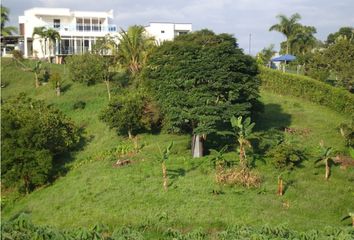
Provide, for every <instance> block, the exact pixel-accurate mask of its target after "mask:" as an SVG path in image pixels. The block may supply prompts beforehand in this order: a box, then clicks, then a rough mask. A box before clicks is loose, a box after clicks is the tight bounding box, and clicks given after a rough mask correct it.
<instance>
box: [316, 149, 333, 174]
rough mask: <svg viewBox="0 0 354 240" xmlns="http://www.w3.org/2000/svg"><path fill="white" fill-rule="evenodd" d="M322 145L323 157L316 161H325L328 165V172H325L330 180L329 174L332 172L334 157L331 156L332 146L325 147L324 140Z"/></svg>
mask: <svg viewBox="0 0 354 240" xmlns="http://www.w3.org/2000/svg"><path fill="white" fill-rule="evenodd" d="M320 146H321V150H322V152H321V157H320V158H319V159H317V160H316V161H315V163H318V162H323V163H324V164H325V166H326V173H325V179H326V180H328V179H329V176H330V174H331V163H332V162H333V159H332V157H331V153H332V148H331V147H325V146H324V144H323V142H321V143H320Z"/></svg>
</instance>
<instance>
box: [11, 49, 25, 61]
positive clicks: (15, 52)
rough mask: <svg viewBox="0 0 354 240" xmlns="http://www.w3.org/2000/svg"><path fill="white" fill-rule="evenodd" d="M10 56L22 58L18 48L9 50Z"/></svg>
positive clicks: (17, 58)
mask: <svg viewBox="0 0 354 240" xmlns="http://www.w3.org/2000/svg"><path fill="white" fill-rule="evenodd" d="M11 54H12V57H13V58H14V59H16V60H19V61H21V60H23V53H22V52H21V51H19V50H12V51H11Z"/></svg>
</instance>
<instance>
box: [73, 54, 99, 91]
mask: <svg viewBox="0 0 354 240" xmlns="http://www.w3.org/2000/svg"><path fill="white" fill-rule="evenodd" d="M66 63H67V66H68V68H69V72H70V77H71V79H72V81H74V82H80V83H85V84H87V85H92V84H95V83H96V82H100V81H102V80H103V78H104V70H105V62H104V61H103V57H102V56H100V55H94V54H89V53H85V54H83V55H73V56H71V57H69V58H68V59H67V60H66Z"/></svg>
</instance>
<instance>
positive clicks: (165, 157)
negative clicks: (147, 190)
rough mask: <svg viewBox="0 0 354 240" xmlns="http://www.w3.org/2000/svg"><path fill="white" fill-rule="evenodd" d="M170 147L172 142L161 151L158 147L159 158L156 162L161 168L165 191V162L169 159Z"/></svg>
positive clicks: (166, 183) (166, 185) (166, 184)
mask: <svg viewBox="0 0 354 240" xmlns="http://www.w3.org/2000/svg"><path fill="white" fill-rule="evenodd" d="M172 147H173V142H171V143H170V144H169V145H168V147H166V148H164V149H163V150H161V148H160V147H159V151H160V156H159V158H158V161H159V162H160V163H161V167H162V178H163V189H164V190H165V191H167V188H168V182H167V180H168V178H167V169H166V161H167V160H169V159H170V153H171V149H172Z"/></svg>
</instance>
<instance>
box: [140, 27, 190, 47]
mask: <svg viewBox="0 0 354 240" xmlns="http://www.w3.org/2000/svg"><path fill="white" fill-rule="evenodd" d="M145 30H146V32H147V33H148V34H150V35H151V36H154V37H155V39H156V41H157V42H158V43H159V44H160V43H161V42H163V41H166V40H167V41H171V40H173V39H174V38H175V37H176V36H178V35H182V34H187V33H189V32H191V31H192V24H191V23H165V22H151V23H150V25H149V26H146V27H145Z"/></svg>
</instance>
